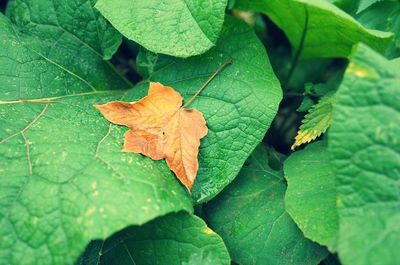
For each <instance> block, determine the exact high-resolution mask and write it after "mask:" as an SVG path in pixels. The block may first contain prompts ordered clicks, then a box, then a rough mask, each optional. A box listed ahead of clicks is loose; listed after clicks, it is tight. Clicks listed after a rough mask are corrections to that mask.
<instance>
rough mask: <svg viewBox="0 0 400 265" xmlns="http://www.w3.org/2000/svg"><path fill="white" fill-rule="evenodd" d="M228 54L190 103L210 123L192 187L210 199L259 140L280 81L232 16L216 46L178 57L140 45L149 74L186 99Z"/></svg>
mask: <svg viewBox="0 0 400 265" xmlns="http://www.w3.org/2000/svg"><path fill="white" fill-rule="evenodd" d="M230 59H233V64H232V65H228V66H227V67H226V68H225V69H224V70H223V71H222V72H220V73H219V74H218V75H217V76H216V77H215V78H214V79H213V81H212V82H211V83H210V84H209V85H208V86H207V87H206V88H205V89H204V90H203V91H202V92H201V94H200V95H199V96H198V97H197V98H196V99H195V100H194V101H193V102H192V103H191V104H190V105H189V106H188V107H189V108H196V109H198V110H199V111H201V112H202V113H203V115H204V117H205V119H206V122H207V127H208V134H207V136H206V137H205V138H203V139H202V140H201V145H200V149H199V171H198V173H197V179H196V181H195V182H194V186H193V190H192V192H193V198H194V200H195V201H197V202H204V201H208V200H210V199H211V198H213V197H214V196H215V195H217V194H218V193H219V192H220V191H221V190H222V189H223V188H224V187H225V186H226V185H228V184H229V183H230V182H231V181H232V180H233V179H234V178H235V177H236V175H237V174H238V172H239V170H240V168H241V167H242V165H243V163H244V162H245V160H246V158H247V157H248V156H249V155H250V154H251V152H252V151H253V149H254V148H255V147H256V145H257V144H258V143H259V142H261V140H262V139H263V137H264V134H265V133H266V131H267V129H268V128H269V125H270V124H271V121H272V119H273V118H274V116H275V114H276V111H277V109H278V105H279V102H280V100H281V97H282V95H281V94H282V92H281V88H280V85H279V82H278V80H277V78H276V77H275V75H274V73H273V71H272V68H271V65H270V63H269V61H268V57H267V54H266V52H265V50H264V47H263V46H262V44H261V43H260V41H259V40H258V39H257V36H256V35H255V34H254V32H253V30H252V29H251V28H250V27H249V26H248V25H246V24H245V23H244V22H242V21H240V20H237V19H235V18H233V17H230V16H227V17H226V19H225V25H224V27H223V29H222V32H221V37H220V39H219V40H218V42H217V45H216V47H215V48H213V49H211V50H210V51H209V52H207V53H205V54H203V55H201V56H196V57H192V58H188V59H178V58H173V57H168V56H164V55H159V56H157V55H155V54H153V53H149V52H146V51H142V52H141V53H140V54H139V55H138V59H137V64H138V65H139V66H141V68H142V69H141V72H142V73H145V75H147V78H148V79H149V80H151V81H156V82H161V83H162V84H163V85H167V86H171V87H173V88H175V89H176V90H177V91H179V92H180V93H181V94H182V96H183V97H184V99H185V100H188V99H189V98H190V97H191V96H192V95H193V94H194V93H195V92H196V91H197V90H198V89H199V88H200V87H201V86H202V85H203V84H204V82H205V81H206V80H207V79H208V78H209V77H210V76H211V75H212V74H213V73H214V72H215V70H217V69H218V67H219V66H220V65H222V64H223V63H224V62H226V61H228V60H230ZM146 69H147V70H146ZM147 90H148V84H147V83H146V84H144V85H141V86H138V87H137V88H135V89H133V90H132V91H131V92H130V94H129V98H131V99H132V100H137V99H140V98H141V97H143V96H145V95H147Z"/></svg>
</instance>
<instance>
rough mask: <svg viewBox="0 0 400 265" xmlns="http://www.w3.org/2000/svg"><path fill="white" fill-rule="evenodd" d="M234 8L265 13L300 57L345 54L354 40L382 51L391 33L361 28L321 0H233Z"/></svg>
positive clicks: (342, 55)
mask: <svg viewBox="0 0 400 265" xmlns="http://www.w3.org/2000/svg"><path fill="white" fill-rule="evenodd" d="M236 7H237V8H239V9H244V10H252V11H257V12H263V13H265V14H267V15H268V17H269V18H270V19H271V20H272V21H273V22H274V23H276V24H277V26H278V27H279V28H281V29H282V30H283V31H284V32H285V34H286V36H287V38H288V39H289V41H290V43H291V44H292V46H293V47H294V49H295V50H298V49H300V50H301V58H303V59H308V58H315V57H347V56H348V55H349V54H350V51H351V47H352V46H353V45H354V44H356V43H357V42H364V43H366V44H368V45H370V46H371V47H373V48H375V49H377V50H379V51H382V52H383V51H384V49H385V48H386V45H387V44H388V43H389V41H390V38H391V34H388V33H384V32H378V31H372V30H368V29H366V28H364V27H362V26H361V25H360V24H359V23H358V22H357V21H356V20H355V19H353V18H352V17H351V16H349V15H348V14H346V13H345V12H343V11H341V10H340V9H339V8H337V7H336V6H334V5H332V4H330V3H329V2H326V1H324V0H251V1H249V0H237V1H236ZM338 29H340V30H338Z"/></svg>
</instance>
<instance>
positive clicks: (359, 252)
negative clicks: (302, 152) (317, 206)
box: [328, 45, 400, 265]
mask: <svg viewBox="0 0 400 265" xmlns="http://www.w3.org/2000/svg"><path fill="white" fill-rule="evenodd" d="M397 69H398V68H393V65H392V62H390V61H387V60H386V59H385V58H383V57H382V56H380V55H379V54H377V53H376V52H374V51H373V50H372V49H370V48H368V47H366V46H365V45H357V46H356V47H355V49H354V55H353V56H352V59H351V61H350V64H349V66H348V69H347V71H346V74H345V77H344V80H343V83H342V85H341V86H340V88H339V90H338V91H337V93H336V96H335V106H334V108H333V123H332V126H331V129H330V131H329V135H328V136H329V138H328V140H329V141H328V143H329V152H330V153H331V156H332V164H333V170H334V174H335V176H336V177H337V192H338V204H337V208H338V215H339V220H340V222H339V234H338V242H337V247H338V252H339V257H340V259H341V261H342V262H343V264H345V265H347V264H352V265H357V264H360V265H361V264H362V265H369V264H371V265H391V264H396V263H398V261H399V260H400V252H399V251H398V246H399V238H400V193H399V190H400V123H399V121H400V96H399V91H400V75H399V73H398V70H397Z"/></svg>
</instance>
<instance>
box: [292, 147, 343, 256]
mask: <svg viewBox="0 0 400 265" xmlns="http://www.w3.org/2000/svg"><path fill="white" fill-rule="evenodd" d="M329 161H330V157H329V154H328V152H327V146H326V143H325V142H324V141H319V142H315V143H312V144H310V145H309V146H307V147H306V148H305V149H304V150H302V151H299V152H295V153H294V154H292V155H291V156H289V158H288V159H287V160H286V161H285V166H284V171H285V178H286V180H287V182H288V188H287V191H286V196H285V208H286V211H287V212H288V213H289V214H290V216H291V217H292V218H293V220H294V221H295V222H296V224H297V225H298V226H299V227H300V229H301V231H303V233H304V235H305V236H306V237H308V238H310V239H311V240H314V241H316V242H318V243H319V244H321V245H325V246H328V247H329V249H330V250H334V249H335V242H334V241H335V238H336V233H337V229H338V218H337V213H336V187H335V177H334V175H333V172H332V167H331V165H330V163H329Z"/></svg>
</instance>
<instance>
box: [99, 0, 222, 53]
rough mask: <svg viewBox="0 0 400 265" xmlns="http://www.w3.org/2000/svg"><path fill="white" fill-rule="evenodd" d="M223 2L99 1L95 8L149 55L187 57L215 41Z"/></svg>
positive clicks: (213, 0)
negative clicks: (152, 53) (144, 48)
mask: <svg viewBox="0 0 400 265" xmlns="http://www.w3.org/2000/svg"><path fill="white" fill-rule="evenodd" d="M226 4H227V0H207V1H192V0H163V1H157V0H135V1H132V0H99V1H98V2H97V4H96V8H97V9H98V10H100V12H101V13H102V14H103V15H104V16H105V17H106V18H107V19H108V20H109V21H110V22H111V23H112V24H113V26H114V27H115V28H116V29H118V30H119V31H120V32H121V33H122V34H123V35H124V36H125V37H127V38H128V39H130V40H134V41H136V42H137V43H139V44H140V45H142V46H144V47H146V48H147V49H149V50H150V51H152V52H155V53H163V54H168V55H173V56H177V57H189V56H193V55H198V54H202V53H204V52H206V51H207V50H209V49H210V48H211V47H213V46H214V45H215V43H216V41H217V39H218V36H219V33H220V31H221V28H222V24H223V22H224V16H225V7H226Z"/></svg>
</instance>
